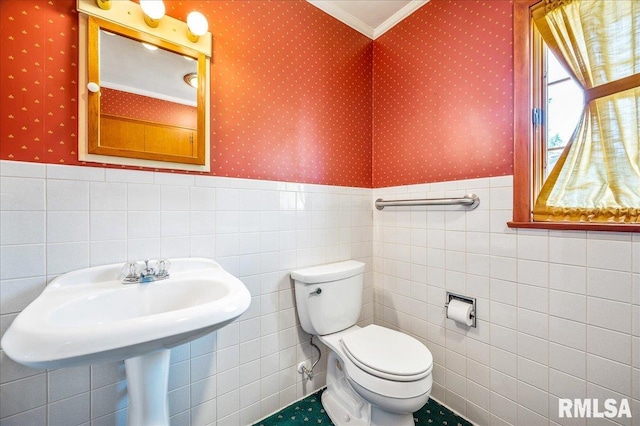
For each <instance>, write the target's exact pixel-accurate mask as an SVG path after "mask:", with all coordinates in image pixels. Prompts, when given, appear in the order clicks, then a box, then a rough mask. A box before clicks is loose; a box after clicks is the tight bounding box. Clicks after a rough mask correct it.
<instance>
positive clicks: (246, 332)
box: [0, 161, 640, 426]
mask: <svg viewBox="0 0 640 426" xmlns="http://www.w3.org/2000/svg"><path fill="white" fill-rule="evenodd" d="M0 184H1V189H0V193H1V197H0V215H1V216H0V220H1V221H0V225H1V234H0V250H1V252H0V268H1V270H0V332H4V330H6V328H7V327H8V326H9V324H10V323H11V321H12V320H13V319H14V318H15V316H16V315H17V314H18V313H19V312H20V310H21V309H23V308H24V307H25V306H26V305H28V303H29V302H30V301H31V300H33V299H34V298H35V297H37V295H38V294H39V293H40V292H41V291H42V289H43V288H44V286H45V285H46V283H47V282H49V281H51V279H53V278H54V277H55V276H56V275H58V274H61V273H64V272H67V271H69V270H72V269H77V268H83V267H88V266H93V265H99V264H105V263H115V262H124V261H126V260H139V259H143V258H146V257H160V256H163V257H178V256H204V257H210V258H214V259H215V260H217V261H218V262H219V263H221V264H222V265H223V266H224V267H225V268H226V269H228V270H229V271H230V272H231V273H233V274H235V275H237V276H239V277H240V278H241V279H242V280H243V282H244V283H245V284H246V285H247V287H248V288H249V290H250V291H251V294H252V296H253V297H252V304H251V307H250V308H249V310H248V311H247V313H245V315H243V316H242V317H241V318H240V319H239V320H238V321H236V322H235V323H233V324H231V325H230V326H228V327H227V328H225V329H223V330H220V331H219V332H218V333H214V334H211V335H209V336H206V337H204V338H202V339H200V340H197V341H194V342H192V343H191V344H188V345H184V346H181V347H178V348H175V349H174V350H173V351H172V361H171V362H172V364H171V372H170V385H169V389H170V393H169V398H170V413H171V416H172V423H173V424H191V425H194V426H195V425H208V424H216V423H217V424H220V425H223V424H229V425H237V424H250V423H252V422H253V421H255V420H257V419H259V418H261V417H263V416H265V415H267V414H270V413H271V412H273V411H275V410H278V409H279V408H281V407H284V406H286V405H288V404H289V403H291V402H292V401H294V400H295V399H297V398H299V397H302V396H303V395H305V394H306V393H309V392H311V391H312V390H313V389H316V388H318V387H320V386H322V385H323V384H324V375H323V374H322V373H321V374H319V375H317V376H316V378H317V380H316V381H315V382H314V383H303V382H302V381H301V380H300V376H299V375H297V373H296V372H295V365H296V364H297V363H298V362H299V361H301V360H305V359H308V358H310V357H311V356H312V355H313V352H312V351H311V348H310V346H309V344H308V342H307V336H306V335H305V334H304V333H303V332H302V331H301V330H300V327H299V325H298V322H297V317H296V315H295V307H294V295H293V291H292V287H291V283H290V282H289V280H288V276H287V274H288V272H289V271H290V270H291V269H294V268H297V267H303V266H307V265H312V264H320V263H325V262H331V261H337V260H343V259H360V260H363V261H365V262H366V263H367V266H368V267H367V271H368V272H367V274H366V290H365V295H364V306H363V313H362V316H361V321H362V322H363V323H370V322H372V321H375V322H376V323H378V324H381V325H386V326H389V327H393V328H397V329H401V330H403V331H405V332H408V333H411V334H412V335H414V336H416V337H417V338H419V339H421V340H422V341H423V342H425V343H426V344H427V345H428V347H429V348H430V350H431V352H432V353H433V355H434V360H435V368H434V373H433V374H434V380H435V384H434V389H433V396H434V397H435V398H437V399H439V400H440V401H442V402H444V403H445V404H447V405H448V406H449V407H451V408H452V409H454V410H456V411H458V412H460V413H461V414H463V415H466V416H467V417H468V418H470V419H471V420H473V421H474V422H477V423H478V424H492V425H493V424H495V425H502V424H505V425H506V424H513V425H538V424H556V423H557V424H587V422H585V421H575V420H574V421H567V420H566V419H558V416H557V404H558V398H563V397H568V398H583V397H589V398H601V399H604V398H607V397H614V398H618V399H620V398H628V399H629V401H630V402H631V406H632V410H633V414H634V418H633V419H632V420H628V419H600V421H598V422H594V423H593V424H600V423H603V424H615V423H620V424H625V425H630V424H633V425H639V424H640V237H638V236H631V235H627V234H616V233H587V232H560V231H540V230H517V231H516V230H512V229H509V228H507V227H506V225H505V222H506V221H507V220H509V218H510V215H511V204H512V196H511V177H500V178H485V179H476V180H469V181H459V182H444V183H434V184H421V185H411V186H403V187H394V188H384V189H376V190H367V189H357V188H341V187H331V186H321V185H307V184H292V183H281V182H266V181H252V180H242V179H227V178H217V177H208V176H191V175H172V174H167V173H154V172H139V171H131V170H118V169H102V168H87V167H70V166H59V165H40V164H31V163H17V162H8V161H2V162H0ZM467 192H475V193H476V194H478V195H479V196H480V198H481V204H480V206H479V207H478V208H477V209H476V210H474V211H470V212H465V211H463V210H461V209H459V208H456V207H448V208H438V207H429V208H425V207H416V208H389V207H387V208H385V209H384V210H383V211H377V210H375V209H373V208H372V202H373V200H375V199H376V198H380V197H382V198H407V197H414V198H422V197H443V196H453V197H458V196H460V195H461V194H464V193H467ZM447 290H451V291H455V292H459V293H465V294H468V295H471V296H474V297H477V298H478V328H476V329H465V328H461V327H459V326H457V325H455V324H454V323H452V322H451V321H449V320H445V318H444V309H443V303H444V297H445V292H446V291H447ZM320 368H321V370H324V366H323V364H322V363H321V364H320ZM0 399H1V400H2V404H0V422H1V423H2V424H7V425H11V424H18V425H20V424H21V425H24V424H30V425H31V424H33V425H36V424H37V425H40V424H42V425H44V424H92V425H114V424H124V423H125V422H126V407H127V399H126V378H125V374H124V368H123V364H122V363H121V362H120V363H114V364H101V365H94V366H90V367H79V368H73V369H61V370H54V371H41V370H33V369H29V368H26V367H22V366H20V365H18V364H16V363H14V362H13V361H11V360H10V359H8V358H7V357H6V356H5V355H4V353H3V352H2V351H1V350H0ZM588 424H592V422H591V421H590V422H589V423H588Z"/></svg>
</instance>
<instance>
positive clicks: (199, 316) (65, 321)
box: [1, 258, 251, 426]
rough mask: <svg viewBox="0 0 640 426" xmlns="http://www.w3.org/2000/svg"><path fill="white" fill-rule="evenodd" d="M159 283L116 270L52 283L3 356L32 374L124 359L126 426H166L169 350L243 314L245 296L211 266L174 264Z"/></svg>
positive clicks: (17, 324) (6, 341) (90, 271)
mask: <svg viewBox="0 0 640 426" xmlns="http://www.w3.org/2000/svg"><path fill="white" fill-rule="evenodd" d="M171 264H172V268H171V271H170V273H171V276H170V277H169V278H167V279H165V280H162V281H154V282H150V283H143V284H122V282H121V281H120V278H121V277H120V271H121V268H122V265H121V264H116V265H106V266H98V267H94V268H87V269H82V270H78V271H74V272H69V273H67V274H64V275H61V276H59V277H57V278H56V279H54V280H53V281H52V282H51V283H50V284H49V285H48V286H47V287H46V288H45V290H44V291H43V292H42V294H41V295H40V296H39V297H38V298H37V299H36V300H34V301H33V302H32V303H31V304H30V305H29V306H28V307H27V308H26V309H24V310H23V311H22V312H21V313H20V315H18V317H17V318H16V319H15V321H14V322H13V324H11V327H9V329H8V330H7V332H6V333H5V334H4V336H3V338H2V342H1V345H2V348H3V349H4V351H5V353H6V354H7V355H8V356H9V357H10V358H12V359H13V360H15V361H16V362H19V363H20V364H23V365H26V366H28V367H33V368H61V367H73V366H79V365H88V364H96V363H101V362H113V361H119V360H125V369H126V374H127V387H128V392H129V419H128V422H129V425H132V426H133V425H136V426H137V425H145V426H161V425H162V426H168V425H169V416H168V404H167V383H168V373H169V349H170V348H172V347H174V346H178V345H181V344H183V343H186V342H189V341H191V340H193V339H196V338H198V337H201V336H204V335H205V334H208V333H210V332H212V331H214V330H217V329H219V328H221V327H223V326H225V325H227V324H229V323H230V322H231V321H233V320H234V319H236V318H237V317H239V316H240V315H242V313H243V312H245V311H246V310H247V308H248V307H249V304H250V303H251V295H250V294H249V291H248V290H247V289H246V287H245V286H244V285H243V284H242V282H241V281H240V280H239V279H238V278H236V277H234V276H233V275H231V274H229V273H228V272H226V271H225V270H224V269H222V267H221V266H220V265H218V264H217V263H216V262H214V261H212V260H209V259H197V258H188V259H172V260H171Z"/></svg>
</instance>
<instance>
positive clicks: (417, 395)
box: [291, 261, 433, 426]
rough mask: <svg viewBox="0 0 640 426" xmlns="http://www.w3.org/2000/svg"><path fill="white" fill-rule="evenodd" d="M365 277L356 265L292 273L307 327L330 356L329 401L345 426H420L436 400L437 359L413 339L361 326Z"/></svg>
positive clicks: (333, 415) (326, 399)
mask: <svg viewBox="0 0 640 426" xmlns="http://www.w3.org/2000/svg"><path fill="white" fill-rule="evenodd" d="M363 274H364V264H363V263H361V262H355V261H347V262H340V263H334V264H330V265H321V266H317V267H313V268H307V269H303V270H299V271H294V272H292V273H291V277H292V279H293V280H294V282H295V292H296V303H297V310H298V316H299V317H300V323H301V325H302V328H303V329H304V330H305V331H306V332H307V333H310V334H312V335H315V336H318V338H319V339H320V341H321V342H323V343H324V344H325V345H326V346H327V348H328V349H329V351H330V352H329V355H328V361H327V389H326V390H325V392H324V393H323V395H322V404H323V406H324V408H325V411H326V412H327V414H328V415H329V417H330V418H331V420H332V421H333V422H334V423H335V424H336V425H338V426H340V425H356V426H361V425H362V426H365V425H376V426H388V425H394V426H396V425H397V426H412V425H413V424H414V422H413V412H414V411H417V410H418V409H420V408H421V407H422V406H423V405H424V404H425V403H426V402H427V400H428V399H429V394H430V392H431V387H432V384H433V379H432V375H431V372H432V369H433V357H432V355H431V352H429V350H428V349H427V347H426V346H424V345H423V344H422V343H421V342H419V341H418V340H417V339H414V338H413V337H411V336H409V335H407V334H404V333H401V332H399V331H395V330H391V329H388V328H385V327H380V326H377V325H368V326H366V327H362V328H361V327H359V326H357V325H355V323H356V321H357V318H358V317H359V315H360V309H361V304H362V287H363Z"/></svg>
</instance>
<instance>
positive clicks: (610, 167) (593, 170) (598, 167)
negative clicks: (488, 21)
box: [533, 0, 640, 223]
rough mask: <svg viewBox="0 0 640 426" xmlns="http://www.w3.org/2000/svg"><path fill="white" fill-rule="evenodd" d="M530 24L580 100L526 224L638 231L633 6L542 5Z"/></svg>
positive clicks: (638, 72)
mask: <svg viewBox="0 0 640 426" xmlns="http://www.w3.org/2000/svg"><path fill="white" fill-rule="evenodd" d="M533 18H534V22H535V24H536V26H537V28H538V29H539V31H540V33H541V35H542V37H543V39H544V40H545V42H546V43H547V45H548V46H549V48H550V49H552V50H553V51H554V53H555V54H556V56H557V57H558V59H559V60H560V61H561V62H564V64H565V66H566V68H567V69H568V70H569V71H570V72H572V73H573V75H574V77H575V79H576V81H578V82H579V84H581V85H582V87H583V88H584V89H585V99H586V101H585V107H584V111H583V116H582V119H581V120H580V123H579V124H578V127H577V128H576V131H575V132H574V134H573V136H572V137H571V140H570V141H569V144H568V145H567V147H566V149H565V150H564V152H563V153H562V155H561V156H560V158H559V160H558V162H557V163H556V166H555V167H554V169H553V170H552V172H551V173H550V175H549V177H548V178H547V180H546V182H545V183H544V185H543V187H542V190H541V191H540V195H539V196H538V199H537V200H536V203H535V206H534V209H533V219H534V221H570V222H616V223H640V142H639V138H638V136H639V133H640V130H639V127H640V1H639V0H573V1H571V0H546V1H545V6H544V7H540V8H538V9H537V10H536V11H534V16H533Z"/></svg>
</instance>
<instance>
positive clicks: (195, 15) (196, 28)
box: [187, 11, 209, 43]
mask: <svg viewBox="0 0 640 426" xmlns="http://www.w3.org/2000/svg"><path fill="white" fill-rule="evenodd" d="M187 28H188V30H187V38H188V39H189V40H191V41H192V42H194V43H196V42H197V41H198V38H200V36H202V35H205V34H206V33H207V30H209V23H208V22H207V18H205V17H204V15H203V14H202V13H200V12H196V11H193V12H191V13H189V15H187Z"/></svg>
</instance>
